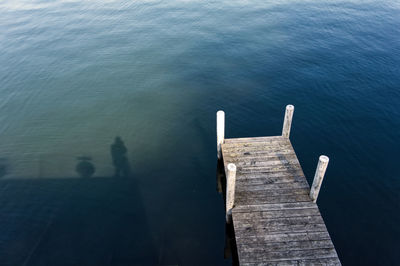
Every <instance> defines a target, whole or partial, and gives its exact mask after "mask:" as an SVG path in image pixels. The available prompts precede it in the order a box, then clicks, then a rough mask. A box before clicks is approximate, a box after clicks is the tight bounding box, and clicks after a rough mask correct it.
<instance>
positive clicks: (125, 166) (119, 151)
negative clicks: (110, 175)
mask: <svg viewBox="0 0 400 266" xmlns="http://www.w3.org/2000/svg"><path fill="white" fill-rule="evenodd" d="M127 151H128V150H127V149H126V147H125V144H124V142H123V141H122V139H121V138H120V137H116V138H115V141H114V143H113V144H112V145H111V157H112V160H113V164H114V168H115V177H120V176H122V177H129V176H130V173H131V166H130V164H129V161H128V158H127V157H126V153H127Z"/></svg>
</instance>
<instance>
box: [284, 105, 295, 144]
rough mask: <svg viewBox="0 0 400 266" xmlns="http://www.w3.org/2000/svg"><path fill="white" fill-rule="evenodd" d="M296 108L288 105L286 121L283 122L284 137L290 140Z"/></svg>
mask: <svg viewBox="0 0 400 266" xmlns="http://www.w3.org/2000/svg"><path fill="white" fill-rule="evenodd" d="M293 112H294V106H293V105H291V104H289V105H286V111H285V119H284V120H283V128H282V137H285V138H289V136H290V128H291V126H292V118H293Z"/></svg>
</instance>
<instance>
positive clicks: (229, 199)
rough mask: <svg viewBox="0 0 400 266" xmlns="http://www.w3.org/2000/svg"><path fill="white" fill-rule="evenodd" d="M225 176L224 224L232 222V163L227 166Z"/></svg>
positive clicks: (233, 185) (234, 166)
mask: <svg viewBox="0 0 400 266" xmlns="http://www.w3.org/2000/svg"><path fill="white" fill-rule="evenodd" d="M227 169H228V173H227V174H226V222H227V223H230V222H231V221H232V208H233V205H234V204H235V185H236V165H234V164H233V163H230V164H228V166H227Z"/></svg>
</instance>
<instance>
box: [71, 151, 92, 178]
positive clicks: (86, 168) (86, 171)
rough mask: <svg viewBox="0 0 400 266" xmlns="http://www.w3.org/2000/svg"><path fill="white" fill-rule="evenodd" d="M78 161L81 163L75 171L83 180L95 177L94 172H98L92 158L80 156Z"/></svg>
mask: <svg viewBox="0 0 400 266" xmlns="http://www.w3.org/2000/svg"><path fill="white" fill-rule="evenodd" d="M77 159H78V161H79V162H78V164H77V165H76V167H75V171H76V172H77V173H78V174H79V175H80V176H81V177H83V178H88V177H91V176H93V174H94V172H96V168H95V167H94V165H93V163H91V162H90V161H91V160H92V158H91V157H89V156H79V157H78V158H77Z"/></svg>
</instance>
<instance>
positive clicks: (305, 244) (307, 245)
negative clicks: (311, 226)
mask: <svg viewBox="0 0 400 266" xmlns="http://www.w3.org/2000/svg"><path fill="white" fill-rule="evenodd" d="M238 248H239V249H241V250H242V251H243V252H253V253H264V252H270V251H287V250H306V249H319V248H334V246H333V244H332V241H331V240H330V239H325V240H306V241H283V242H270V243H263V244H258V243H257V244H254V243H243V242H241V243H240V244H238Z"/></svg>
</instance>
